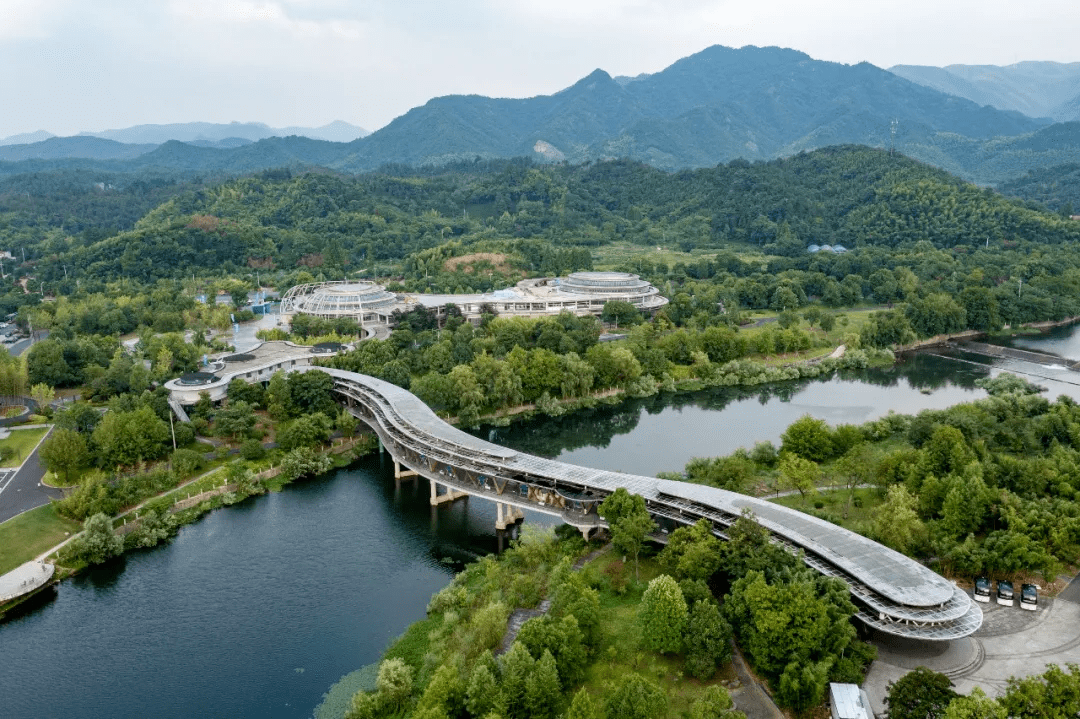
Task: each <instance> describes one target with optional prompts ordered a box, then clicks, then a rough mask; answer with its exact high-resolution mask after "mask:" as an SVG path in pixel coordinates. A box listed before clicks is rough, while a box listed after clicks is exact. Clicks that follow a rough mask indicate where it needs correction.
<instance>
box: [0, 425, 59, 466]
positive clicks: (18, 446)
mask: <svg viewBox="0 0 1080 719" xmlns="http://www.w3.org/2000/svg"><path fill="white" fill-rule="evenodd" d="M48 431H49V428H48V427H39V428H36V429H13V430H11V435H9V436H8V437H6V438H4V439H0V448H6V447H10V448H11V449H13V450H15V453H14V454H13V455H12V456H11V457H10V458H9V459H7V460H6V461H0V467H18V466H19V465H20V464H22V463H23V460H24V459H26V458H27V457H28V456H29V455H30V453H31V452H33V451H34V447H36V446H37V443H38V442H40V441H41V438H42V437H44V436H45V433H46V432H48Z"/></svg>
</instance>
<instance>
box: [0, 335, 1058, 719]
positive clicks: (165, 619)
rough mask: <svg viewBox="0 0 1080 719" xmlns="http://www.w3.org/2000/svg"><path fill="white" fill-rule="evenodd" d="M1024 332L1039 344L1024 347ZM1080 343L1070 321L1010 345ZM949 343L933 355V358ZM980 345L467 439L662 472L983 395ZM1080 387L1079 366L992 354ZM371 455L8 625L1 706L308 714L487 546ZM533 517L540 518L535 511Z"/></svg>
mask: <svg viewBox="0 0 1080 719" xmlns="http://www.w3.org/2000/svg"><path fill="white" fill-rule="evenodd" d="M1033 343H1034V344H1033ZM1051 343H1054V344H1053V345H1052V347H1053V348H1054V349H1053V350H1051V351H1057V352H1059V353H1061V354H1063V355H1065V356H1071V357H1077V356H1080V332H1076V331H1075V330H1074V328H1068V329H1065V330H1057V331H1055V333H1053V334H1052V335H1050V336H1048V337H1047V338H1046V340H1045V344H1044V341H1043V340H1039V339H1030V338H1026V339H1023V340H1018V341H1016V344H1017V346H1021V344H1023V346H1024V347H1027V348H1032V349H1049V348H1050V347H1051ZM935 355H940V356H935ZM988 361H989V360H986V359H985V358H972V357H968V356H959V357H956V358H950V357H947V356H944V355H942V354H941V353H935V354H926V353H924V354H918V355H915V356H912V357H910V358H908V359H906V360H905V361H903V362H901V363H898V364H897V365H895V366H893V367H889V368H885V369H874V370H867V371H864V372H855V373H844V374H842V375H839V376H836V377H832V378H830V379H827V380H823V381H818V380H811V381H801V382H790V383H784V384H781V385H774V386H770V387H759V388H751V389H722V390H710V391H704V392H698V393H693V394H686V395H677V396H674V397H673V396H670V395H660V396H657V397H652V398H648V399H644V400H635V401H632V402H627V403H623V404H621V405H619V406H617V407H601V408H597V409H595V410H591V411H588V412H580V413H576V414H573V415H570V416H568V417H561V418H557V419H539V420H534V421H531V422H527V423H520V424H516V425H513V426H511V427H507V428H485V429H481V430H480V431H479V432H478V433H479V434H480V435H481V436H483V437H485V438H488V439H491V440H492V441H496V442H499V443H502V444H505V445H508V446H511V447H514V448H517V449H521V450H523V451H529V452H534V453H537V454H543V455H545V456H549V457H558V458H559V459H562V460H564V461H568V462H574V463H578V464H583V465H588V466H595V467H600V468H604V469H613V470H622V471H626V472H634V473H638V474H653V473H655V472H658V471H661V470H679V469H681V468H682V467H683V465H684V464H685V463H686V461H687V460H689V459H690V458H692V457H695V456H713V455H718V454H726V453H729V452H731V451H733V450H734V449H736V448H738V447H740V446H747V447H749V446H752V445H753V443H754V442H757V441H761V440H771V441H773V442H777V441H778V439H779V437H780V434H781V433H782V432H783V430H784V429H785V428H786V427H787V425H788V424H790V423H791V422H792V421H794V420H795V419H797V418H798V417H799V416H801V415H803V414H806V413H810V414H812V415H814V416H817V417H822V418H824V419H826V420H828V421H829V422H830V423H833V424H837V423H844V422H850V423H859V422H863V421H866V420H869V419H873V418H876V417H880V416H882V415H884V414H886V413H887V412H889V411H890V410H892V411H897V412H904V413H910V412H917V411H919V410H922V409H926V408H943V407H947V406H950V405H953V404H956V403H958V402H963V401H966V400H969V399H974V398H977V397H982V396H984V395H985V393H984V392H983V391H982V390H980V389H978V388H976V387H975V386H974V383H975V381H976V380H977V379H979V378H981V377H985V376H987V375H988V374H989V373H990V372H992V371H997V370H991V369H990V368H989V367H987V366H985V364H981V363H985V362H988ZM998 364H1000V365H1001V366H1005V367H1008V368H1010V369H1012V370H1014V371H1022V372H1029V373H1031V374H1032V375H1033V376H1031V377H1030V378H1031V379H1033V380H1035V381H1037V382H1039V383H1040V384H1043V385H1046V386H1048V387H1049V388H1050V391H1049V392H1048V395H1049V396H1050V397H1051V398H1053V397H1056V396H1057V395H1058V394H1062V393H1064V394H1069V395H1070V396H1074V397H1078V398H1080V386H1077V385H1076V384H1072V383H1071V382H1072V379H1073V377H1077V378H1080V373H1073V372H1069V371H1068V370H1064V369H1062V370H1055V369H1047V368H1046V367H1042V366H1038V365H1028V364H1027V363H1016V362H1013V361H1002V362H998ZM427 496H428V490H427V485H426V483H424V482H423V481H418V482H414V483H405V484H403V485H402V487H401V488H400V489H397V488H395V485H394V480H393V473H392V467H391V466H390V463H389V462H388V461H387V460H386V459H384V458H382V457H378V456H375V457H368V458H364V459H362V460H361V461H359V462H357V463H355V464H354V465H353V466H351V467H349V468H347V469H342V470H336V471H333V472H331V473H329V474H327V475H325V476H323V477H320V478H317V479H314V480H309V481H303V482H299V483H296V484H294V485H291V486H289V487H287V488H286V489H285V490H284V491H282V492H280V493H277V494H270V495H265V496H262V497H257V498H253V499H250V500H248V501H246V502H244V503H242V504H240V505H238V506H234V507H231V508H228V509H224V510H218V511H215V512H212V513H210V514H209V515H207V516H206V517H204V518H203V519H201V520H200V521H198V522H196V523H195V524H193V525H190V526H187V527H185V528H183V529H182V530H181V532H180V534H179V535H178V536H177V537H176V538H175V539H174V540H173V541H172V542H171V543H170V544H168V545H166V546H163V547H159V548H156V549H153V550H148V551H142V552H136V553H132V554H129V555H127V556H126V557H124V558H122V559H119V560H116V561H113V562H110V563H108V564H107V565H104V566H102V567H99V568H97V569H94V570H91V571H87V572H84V573H83V574H82V575H80V576H79V577H76V578H75V579H73V580H70V581H68V582H65V583H64V584H62V585H61V586H60V587H59V589H58V591H56V592H55V593H50V594H47V595H45V596H44V597H42V598H41V599H40V600H39V601H37V602H36V603H35V605H34V606H31V607H29V608H28V609H27V610H26V611H24V612H22V613H21V614H20V615H19V616H16V617H15V618H13V619H12V620H11V621H8V622H6V623H5V624H3V625H0V716H2V717H4V719H22V718H23V717H27V718H30V717H34V718H37V717H53V716H56V717H60V716H63V717H66V718H72V717H74V718H78V717H106V716H108V717H121V718H126V717H146V716H154V717H162V718H169V717H177V718H178V719H179V718H184V719H187V718H188V717H275V718H276V717H281V718H283V719H284V718H295V719H306V718H307V717H310V716H311V713H312V710H313V709H314V707H315V706H316V705H317V704H318V703H319V702H320V700H321V699H322V695H323V693H324V692H326V691H327V690H328V689H329V688H330V686H331V685H332V684H333V683H334V682H335V681H337V680H338V679H339V678H340V677H341V676H342V675H344V674H346V673H348V672H350V671H353V670H355V669H357V668H359V667H361V666H363V665H365V664H369V663H371V662H374V661H376V660H377V659H378V657H379V655H380V654H381V653H382V651H383V650H384V649H385V647H386V645H387V643H388V642H389V641H390V640H391V639H392V638H393V637H394V636H396V635H397V634H399V633H400V632H401V631H402V630H403V629H404V628H405V627H406V626H408V624H410V623H411V622H413V621H415V620H416V619H419V618H421V617H422V616H423V614H424V608H425V606H426V604H427V601H428V599H429V597H430V596H431V594H432V593H433V592H435V591H437V590H438V589H439V588H440V587H442V586H444V585H445V584H446V583H447V582H448V581H449V580H450V578H451V576H452V574H453V572H454V571H455V570H456V569H457V568H460V566H461V563H462V562H463V561H467V560H468V559H470V558H473V557H476V556H478V555H481V554H485V553H488V552H492V551H495V549H496V547H497V542H498V540H497V537H496V533H495V530H494V506H493V505H491V504H490V503H487V502H484V501H482V500H476V499H471V500H464V501H459V502H456V503H453V504H452V505H444V506H442V507H439V508H437V509H432V508H431V507H429V506H428V502H427ZM527 521H550V520H549V519H546V518H543V517H534V516H532V515H529V517H528V518H527Z"/></svg>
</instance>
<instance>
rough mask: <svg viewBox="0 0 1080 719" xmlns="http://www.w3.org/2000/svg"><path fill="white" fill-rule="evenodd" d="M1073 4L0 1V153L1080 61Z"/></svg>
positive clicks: (949, 0) (988, 0) (953, 0)
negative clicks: (810, 63) (595, 88)
mask: <svg viewBox="0 0 1080 719" xmlns="http://www.w3.org/2000/svg"><path fill="white" fill-rule="evenodd" d="M1078 38H1080V14H1078V13H1076V12H1075V0H1025V1H1024V2H1016V0H1008V1H1007V2H1006V1H1003V0H905V1H904V2H893V3H886V2H882V1H881V0H434V1H429V0H91V1H88V0H0V88H2V96H3V98H4V99H3V103H2V104H0V137H6V136H8V135H13V134H16V133H23V132H32V131H35V130H48V131H50V132H53V133H55V134H60V135H70V134H75V133H77V132H80V131H101V130H106V129H116V128H123V127H129V126H131V125H138V124H145V123H170V122H192V121H206V122H231V121H240V122H249V121H257V122H265V123H267V124H269V125H271V126H275V127H282V126H288V125H300V126H318V125H323V124H326V123H328V122H331V121H333V120H345V121H347V122H351V123H353V124H355V125H360V126H361V127H364V128H366V129H368V130H376V129H378V128H379V127H381V126H383V125H385V124H386V123H388V122H390V121H391V120H392V119H393V118H395V117H397V116H399V115H402V114H404V113H405V112H406V111H408V110H409V109H410V108H412V107H415V106H417V105H422V104H424V103H425V102H426V101H427V100H429V99H431V98H432V97H438V96H441V95H449V94H480V95H488V96H494V97H531V96H534V95H546V94H550V93H553V92H557V91H558V90H560V89H562V88H564V87H567V86H569V85H572V84H573V83H574V82H576V81H577V80H579V79H581V78H582V77H584V76H585V75H588V74H589V73H590V72H592V71H593V70H595V69H597V68H600V69H603V70H606V71H607V72H609V73H610V74H612V75H637V74H639V73H643V72H656V71H658V70H661V69H663V68H664V67H666V66H668V65H670V64H671V63H672V62H674V61H676V60H678V59H679V58H681V57H685V56H687V55H690V54H693V53H695V52H698V51H700V50H702V49H704V48H706V47H708V46H710V45H716V44H719V45H727V46H731V47H742V46H743V45H759V46H766V45H777V46H781V47H791V48H795V49H797V50H802V51H803V52H806V53H808V54H809V55H810V56H811V57H814V58H816V59H820V60H831V61H834V62H843V63H857V62H862V61H867V62H871V63H873V64H875V65H878V66H879V67H885V68H887V67H890V66H892V65H896V64H909V65H947V64H951V63H963V64H995V65H1008V64H1012V63H1014V62H1019V61H1022V60H1053V61H1057V62H1076V61H1080V39H1078Z"/></svg>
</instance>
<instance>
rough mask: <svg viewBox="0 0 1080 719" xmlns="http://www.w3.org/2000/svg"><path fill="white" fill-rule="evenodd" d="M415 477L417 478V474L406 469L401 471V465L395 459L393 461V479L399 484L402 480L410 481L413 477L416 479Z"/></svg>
mask: <svg viewBox="0 0 1080 719" xmlns="http://www.w3.org/2000/svg"><path fill="white" fill-rule="evenodd" d="M417 476H419V472H414V471H413V470H411V469H407V468H406V469H405V470H402V469H401V463H400V462H398V461H397V460H396V459H395V460H394V479H395V480H397V481H398V482H400V481H401V480H403V479H412V478H413V477H417Z"/></svg>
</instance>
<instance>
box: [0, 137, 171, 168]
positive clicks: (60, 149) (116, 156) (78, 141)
mask: <svg viewBox="0 0 1080 719" xmlns="http://www.w3.org/2000/svg"><path fill="white" fill-rule="evenodd" d="M155 147H156V145H131V144H125V143H122V142H116V141H115V140H105V139H102V138H100V137H50V138H49V139H47V140H42V141H41V142H34V143H31V144H28V145H4V146H0V160H6V161H8V162H17V161H19V160H57V159H66V158H83V159H89V160H130V159H133V158H136V157H138V156H139V155H142V154H144V153H147V152H149V151H150V150H153V149H154V148H155Z"/></svg>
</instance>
